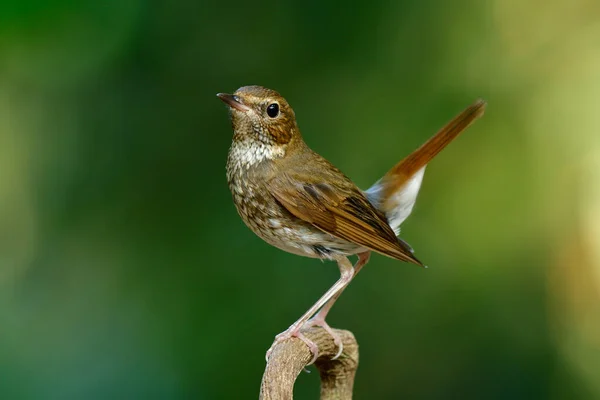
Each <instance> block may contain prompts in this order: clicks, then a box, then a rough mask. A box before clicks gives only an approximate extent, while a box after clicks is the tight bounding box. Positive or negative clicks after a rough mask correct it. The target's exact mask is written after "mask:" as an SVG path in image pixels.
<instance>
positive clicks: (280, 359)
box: [260, 328, 358, 400]
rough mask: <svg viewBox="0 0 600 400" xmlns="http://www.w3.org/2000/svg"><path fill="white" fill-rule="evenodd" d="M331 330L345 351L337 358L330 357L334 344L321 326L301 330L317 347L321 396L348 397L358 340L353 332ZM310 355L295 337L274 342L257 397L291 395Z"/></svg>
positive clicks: (325, 399)
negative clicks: (340, 341) (339, 339)
mask: <svg viewBox="0 0 600 400" xmlns="http://www.w3.org/2000/svg"><path fill="white" fill-rule="evenodd" d="M334 331H335V332H336V333H337V334H338V335H340V338H341V339H342V343H343V344H344V352H343V353H342V354H341V355H340V357H339V358H338V359H337V360H332V359H331V358H332V357H333V356H335V354H336V353H337V347H336V346H335V344H334V343H333V339H332V338H331V336H330V335H329V334H328V333H327V332H326V331H325V330H324V329H323V328H308V329H303V330H302V333H303V334H304V335H305V336H306V337H307V338H308V339H310V340H312V341H313V342H314V343H315V344H316V345H317V346H318V347H319V358H317V361H315V366H316V367H317V369H318V370H319V374H320V376H321V400H350V399H352V388H353V386H354V376H355V375H356V369H357V367H358V343H357V342H356V339H355V338H354V335H353V334H352V332H350V331H343V330H338V329H334ZM311 359H312V354H311V352H310V350H309V349H308V347H307V346H306V344H304V342H302V341H301V340H300V339H298V338H292V339H289V340H286V341H284V342H281V343H279V344H278V345H276V346H275V348H273V352H272V353H271V357H270V358H269V361H268V362H267V367H266V369H265V373H264V375H263V379H262V383H261V385H260V399H261V400H291V399H293V393H294V382H295V381H296V378H297V377H298V375H299V374H300V372H302V370H303V369H304V367H306V364H307V363H308V362H309V361H310V360H311Z"/></svg>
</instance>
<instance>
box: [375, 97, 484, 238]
mask: <svg viewBox="0 0 600 400" xmlns="http://www.w3.org/2000/svg"><path fill="white" fill-rule="evenodd" d="M485 106H486V103H485V101H483V100H481V99H480V100H477V101H476V102H475V103H473V104H472V105H470V106H469V107H467V108H466V109H465V110H464V111H463V112H461V113H460V114H458V115H457V116H456V117H454V118H453V119H452V120H451V121H450V122H448V123H447V124H446V125H445V126H444V127H443V128H442V129H440V130H439V131H438V132H437V133H436V134H435V135H434V136H432V137H431V138H430V139H429V140H428V141H427V142H425V143H424V144H423V145H422V146H421V147H419V148H418V149H417V150H415V151H413V152H412V153H411V154H409V155H408V156H407V157H406V158H404V159H403V160H402V161H400V162H399V163H398V164H396V165H395V166H394V167H393V168H392V169H390V170H389V171H388V172H387V173H386V174H385V175H384V176H383V178H381V179H380V180H379V181H377V182H376V183H375V184H374V185H373V186H371V187H370V188H369V189H368V190H367V191H366V192H365V194H366V195H367V198H368V199H369V201H370V202H371V203H372V204H374V205H375V206H376V207H377V208H379V210H380V211H382V212H383V213H384V214H385V215H386V217H387V219H388V222H389V224H390V226H391V227H392V229H393V230H394V232H396V234H398V233H400V224H401V223H402V222H404V220H405V219H406V218H407V217H408V216H409V215H410V213H411V212H412V208H413V206H414V203H415V201H416V199H417V195H418V193H419V189H420V188H421V182H422V181H423V174H424V173H425V167H426V166H427V164H428V163H429V162H430V161H431V160H432V159H433V157H435V156H436V155H437V154H438V153H439V152H440V151H442V149H443V148H444V147H446V146H447V145H448V144H449V143H450V142H451V141H452V140H453V139H454V138H456V137H457V136H458V135H459V134H460V133H461V132H462V131H464V130H465V129H466V128H467V127H468V126H469V125H471V124H472V123H473V122H474V121H475V120H476V119H477V118H479V117H481V116H482V115H483V113H484V111H485Z"/></svg>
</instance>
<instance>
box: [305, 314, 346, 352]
mask: <svg viewBox="0 0 600 400" xmlns="http://www.w3.org/2000/svg"><path fill="white" fill-rule="evenodd" d="M304 326H305V327H307V328H310V327H313V326H320V327H321V328H323V329H325V332H327V333H329V336H331V337H332V338H333V343H334V344H335V345H336V347H337V348H338V351H337V353H336V354H335V356H334V357H333V358H332V360H337V359H338V358H339V357H340V356H341V355H342V352H343V351H344V344H343V343H342V339H341V338H340V335H338V334H337V333H335V332H334V331H333V329H332V328H331V327H330V326H329V324H328V323H327V322H325V318H321V317H319V316H316V317H314V318H312V319H309V320H308V321H306V324H305V325H304Z"/></svg>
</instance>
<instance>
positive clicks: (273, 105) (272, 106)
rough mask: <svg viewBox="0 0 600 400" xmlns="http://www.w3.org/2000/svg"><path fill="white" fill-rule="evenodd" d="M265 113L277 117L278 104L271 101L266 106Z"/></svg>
mask: <svg viewBox="0 0 600 400" xmlns="http://www.w3.org/2000/svg"><path fill="white" fill-rule="evenodd" d="M267 115H268V116H269V117H271V118H277V116H278V115H279V104H277V103H271V104H269V106H268V107H267Z"/></svg>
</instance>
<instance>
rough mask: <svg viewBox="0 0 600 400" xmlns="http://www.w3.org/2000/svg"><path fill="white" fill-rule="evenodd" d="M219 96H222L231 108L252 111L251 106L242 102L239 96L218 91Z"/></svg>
mask: <svg viewBox="0 0 600 400" xmlns="http://www.w3.org/2000/svg"><path fill="white" fill-rule="evenodd" d="M217 97H218V98H220V99H221V100H222V101H223V103H225V104H227V105H228V106H229V107H231V108H235V109H236V110H238V111H241V112H248V111H250V107H248V106H246V105H244V104H242V103H241V102H240V98H239V97H238V96H234V95H232V94H227V93H217Z"/></svg>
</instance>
